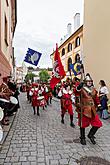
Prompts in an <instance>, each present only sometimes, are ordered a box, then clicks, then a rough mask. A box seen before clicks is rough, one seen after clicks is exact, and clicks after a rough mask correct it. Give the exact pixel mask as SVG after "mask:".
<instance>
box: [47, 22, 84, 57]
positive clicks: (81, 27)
mask: <svg viewBox="0 0 110 165" xmlns="http://www.w3.org/2000/svg"><path fill="white" fill-rule="evenodd" d="M81 29H83V25H82V26H80V27H79V28H78V29H77V30H76V31H75V32H74V33H73V34H72V35H71V36H70V37H69V38H68V39H67V40H65V41H64V42H63V43H62V44H61V45H60V46H59V48H58V49H60V48H61V47H62V46H63V45H64V44H65V43H66V42H68V41H69V40H70V38H72V37H73V36H74V35H75V34H76V33H77V32H78V31H80V30H81ZM54 53H55V51H54V52H53V53H52V54H51V55H53V54H54ZM51 55H50V56H51Z"/></svg>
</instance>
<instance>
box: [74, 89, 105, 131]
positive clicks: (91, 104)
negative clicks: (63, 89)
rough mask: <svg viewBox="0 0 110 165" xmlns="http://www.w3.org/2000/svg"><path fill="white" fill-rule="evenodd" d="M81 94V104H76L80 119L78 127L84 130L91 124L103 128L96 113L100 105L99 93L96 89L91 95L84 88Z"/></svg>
mask: <svg viewBox="0 0 110 165" xmlns="http://www.w3.org/2000/svg"><path fill="white" fill-rule="evenodd" d="M77 92H78V91H77ZM79 94H80V95H81V97H80V102H79V103H77V104H76V106H77V107H76V109H77V112H78V119H79V121H78V125H79V126H80V127H82V128H86V127H88V126H89V125H90V124H91V125H92V126H95V127H101V126H102V122H101V121H100V119H99V117H98V115H97V113H96V107H97V106H98V105H99V103H100V102H99V98H98V96H97V91H96V90H95V88H92V92H91V94H89V93H88V92H87V91H86V90H85V89H84V88H82V89H81V90H80V91H79Z"/></svg>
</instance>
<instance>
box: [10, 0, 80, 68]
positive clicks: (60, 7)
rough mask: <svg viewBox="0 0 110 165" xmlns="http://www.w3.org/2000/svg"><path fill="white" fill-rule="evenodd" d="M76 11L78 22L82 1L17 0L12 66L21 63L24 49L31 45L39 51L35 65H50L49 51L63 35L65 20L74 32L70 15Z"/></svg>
mask: <svg viewBox="0 0 110 165" xmlns="http://www.w3.org/2000/svg"><path fill="white" fill-rule="evenodd" d="M78 12H79V13H80V14H81V25H82V24H83V0H18V1H17V25H16V30H15V35H14V41H13V46H14V50H15V51H14V53H15V57H16V65H17V66H21V65H22V62H23V60H24V57H25V55H26V52H27V49H28V48H32V49H34V50H36V51H38V52H41V53H42V56H41V59H40V61H39V63H38V67H40V68H48V67H52V60H51V59H50V54H51V53H52V52H53V49H54V50H55V46H56V43H58V44H59V43H60V39H61V38H63V37H64V35H66V34H67V24H68V23H71V24H72V32H74V19H73V18H74V15H75V13H78ZM26 65H27V66H29V65H28V64H26ZM30 66H32V65H30Z"/></svg>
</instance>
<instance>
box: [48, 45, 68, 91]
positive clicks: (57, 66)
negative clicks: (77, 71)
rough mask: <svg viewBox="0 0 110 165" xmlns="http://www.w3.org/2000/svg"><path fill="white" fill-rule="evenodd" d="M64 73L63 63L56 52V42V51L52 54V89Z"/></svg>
mask: <svg viewBox="0 0 110 165" xmlns="http://www.w3.org/2000/svg"><path fill="white" fill-rule="evenodd" d="M65 75H66V73H65V71H64V68H63V65H62V63H61V59H60V54H59V52H58V45H57V44H56V51H55V56H54V64H53V75H52V78H51V80H50V87H51V88H52V89H53V88H54V87H55V86H56V84H57V83H59V82H60V81H61V79H62V78H64V76H65Z"/></svg>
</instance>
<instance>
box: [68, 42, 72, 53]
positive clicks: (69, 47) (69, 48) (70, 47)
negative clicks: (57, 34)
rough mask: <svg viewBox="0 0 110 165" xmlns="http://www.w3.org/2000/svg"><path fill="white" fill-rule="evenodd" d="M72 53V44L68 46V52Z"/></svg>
mask: <svg viewBox="0 0 110 165" xmlns="http://www.w3.org/2000/svg"><path fill="white" fill-rule="evenodd" d="M71 51H72V44H71V43H69V44H68V52H71Z"/></svg>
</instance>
